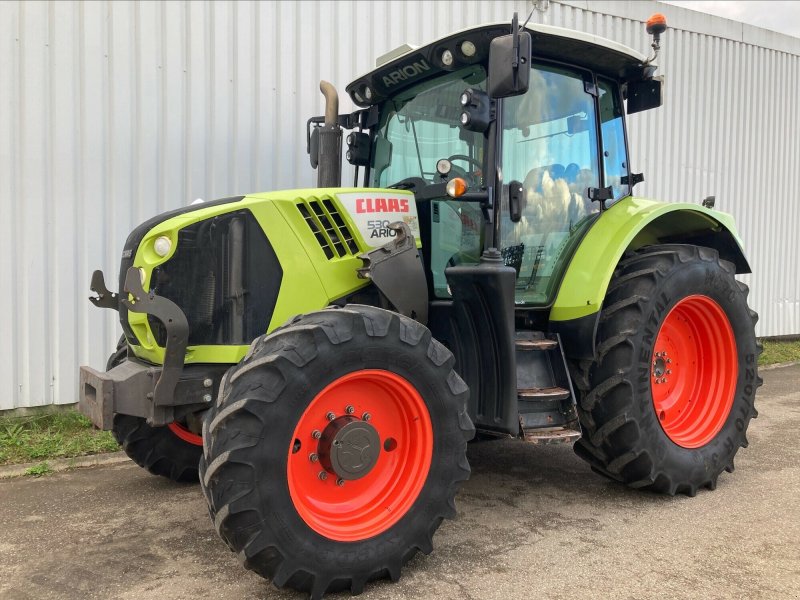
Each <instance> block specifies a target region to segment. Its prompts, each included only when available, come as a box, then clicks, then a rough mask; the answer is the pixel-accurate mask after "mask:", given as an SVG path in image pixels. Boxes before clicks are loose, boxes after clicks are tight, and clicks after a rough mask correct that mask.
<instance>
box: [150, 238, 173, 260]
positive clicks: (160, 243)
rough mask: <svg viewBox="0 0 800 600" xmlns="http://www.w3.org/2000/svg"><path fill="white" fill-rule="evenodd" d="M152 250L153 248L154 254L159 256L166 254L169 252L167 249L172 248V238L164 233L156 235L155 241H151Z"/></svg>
mask: <svg viewBox="0 0 800 600" xmlns="http://www.w3.org/2000/svg"><path fill="white" fill-rule="evenodd" d="M153 250H155V251H156V254H158V255H159V256H166V255H167V254H169V251H170V250H172V240H171V239H169V238H168V237H167V236H166V235H162V236H160V237H157V238H156V241H155V242H153Z"/></svg>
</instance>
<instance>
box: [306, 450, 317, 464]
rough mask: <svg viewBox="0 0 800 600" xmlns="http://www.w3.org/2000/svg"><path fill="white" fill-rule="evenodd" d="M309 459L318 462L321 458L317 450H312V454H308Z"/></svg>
mask: <svg viewBox="0 0 800 600" xmlns="http://www.w3.org/2000/svg"><path fill="white" fill-rule="evenodd" d="M308 460H310V461H311V462H317V461H318V460H319V456H317V453H316V452H312V453H311V454H309V455H308Z"/></svg>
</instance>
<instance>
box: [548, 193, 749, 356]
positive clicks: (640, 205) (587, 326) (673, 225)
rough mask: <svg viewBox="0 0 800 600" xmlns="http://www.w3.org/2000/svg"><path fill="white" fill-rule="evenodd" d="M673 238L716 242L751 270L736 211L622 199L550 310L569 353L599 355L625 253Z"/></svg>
mask: <svg viewBox="0 0 800 600" xmlns="http://www.w3.org/2000/svg"><path fill="white" fill-rule="evenodd" d="M667 243H670V244H676V243H677V244H695V245H698V246H705V247H708V248H714V249H716V250H717V251H718V252H719V254H720V256H721V257H722V258H723V259H725V260H728V261H730V262H732V263H733V264H734V265H736V272H737V273H750V265H749V264H748V262H747V259H746V258H745V255H744V252H743V250H742V243H741V240H740V238H739V235H738V233H737V232H736V227H735V225H734V221H733V217H732V216H731V215H729V214H726V213H722V212H719V211H715V210H710V209H707V208H704V207H702V206H698V205H695V204H672V203H664V202H656V201H654V200H646V199H644V198H633V197H628V198H625V199H623V200H620V201H619V202H617V203H616V204H614V206H612V207H611V208H609V209H608V210H606V211H604V212H603V214H602V215H601V216H600V218H599V219H597V221H596V222H595V224H594V225H593V226H592V228H591V229H590V230H589V232H588V233H587V234H586V237H585V238H584V239H583V241H582V242H581V244H580V246H578V249H577V250H576V251H575V254H574V255H573V256H572V260H571V261H570V264H569V267H568V268H567V272H566V274H565V275H564V279H563V280H562V282H561V286H560V287H559V291H558V295H557V296H556V300H555V302H554V304H553V308H552V309H551V311H550V329H551V331H554V332H557V333H559V334H560V335H561V340H562V343H563V346H564V351H565V353H566V354H567V356H569V357H570V358H574V359H590V358H592V357H593V356H594V353H595V333H596V331H597V323H598V318H599V316H600V308H601V307H602V304H603V299H604V298H605V295H606V291H607V289H608V286H609V284H610V283H611V278H612V277H613V275H614V270H615V269H616V266H617V264H618V263H619V261H620V259H621V258H622V256H623V255H624V254H625V253H626V252H632V251H634V250H637V249H638V248H642V247H644V246H649V245H652V244H667Z"/></svg>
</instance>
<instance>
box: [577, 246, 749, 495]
mask: <svg viewBox="0 0 800 600" xmlns="http://www.w3.org/2000/svg"><path fill="white" fill-rule="evenodd" d="M734 272H735V270H734V267H733V265H732V264H731V263H729V262H727V261H724V260H720V258H719V256H718V254H717V252H716V251H715V250H711V249H708V248H701V247H697V246H689V245H661V246H650V247H647V248H644V249H642V250H640V251H638V252H637V253H635V254H634V255H632V256H630V257H628V258H625V259H623V260H622V261H621V262H620V264H619V267H618V268H617V271H616V273H615V276H614V279H613V280H612V282H611V285H610V286H609V289H608V292H607V295H606V298H605V302H604V304H603V309H602V311H601V313H600V324H599V327H598V333H597V351H596V356H595V359H594V361H587V362H585V363H584V364H583V365H581V368H579V369H577V377H576V380H577V381H576V383H577V387H578V388H579V389H580V390H581V398H580V403H579V416H580V421H581V429H582V432H583V436H582V438H581V439H580V440H579V441H578V442H577V443H576V444H575V451H576V452H577V454H578V455H579V456H580V457H582V458H583V459H585V460H586V461H587V462H589V464H590V465H591V466H592V467H593V468H594V470H596V471H597V472H599V473H601V474H603V475H606V476H608V477H610V478H612V479H615V480H618V481H621V482H624V483H627V484H628V485H630V486H632V487H637V488H647V489H650V490H653V491H657V492H663V493H666V494H670V495H674V494H676V493H684V494H687V495H689V496H694V495H695V493H696V492H697V490H698V489H699V488H700V487H707V488H709V489H714V488H715V487H716V485H717V478H718V476H719V474H720V473H721V472H722V471H723V470H727V471H733V459H734V456H735V454H736V452H737V451H738V450H739V448H740V447H744V446H746V445H747V438H746V435H745V434H746V431H747V426H748V424H749V422H750V419H751V418H752V417H754V416H756V414H757V413H756V410H755V408H754V400H755V393H756V388H757V387H758V386H759V385H761V379H760V378H759V376H758V366H757V361H758V355H759V353H760V348H759V345H758V344H757V342H756V337H755V332H754V326H755V322H756V320H757V315H756V314H755V313H754V312H753V311H751V310H750V309H749V308H748V306H747V291H748V290H747V286H745V285H744V284H742V283H739V282H738V281H736V279H735V278H734Z"/></svg>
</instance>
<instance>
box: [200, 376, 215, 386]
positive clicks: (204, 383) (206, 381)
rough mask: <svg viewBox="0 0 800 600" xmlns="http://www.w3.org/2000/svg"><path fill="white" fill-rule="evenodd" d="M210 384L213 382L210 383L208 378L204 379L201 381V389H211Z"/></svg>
mask: <svg viewBox="0 0 800 600" xmlns="http://www.w3.org/2000/svg"><path fill="white" fill-rule="evenodd" d="M212 383H214V382H213V381H211V379H210V378H209V377H206V378H205V379H203V387H211V384H212Z"/></svg>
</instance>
